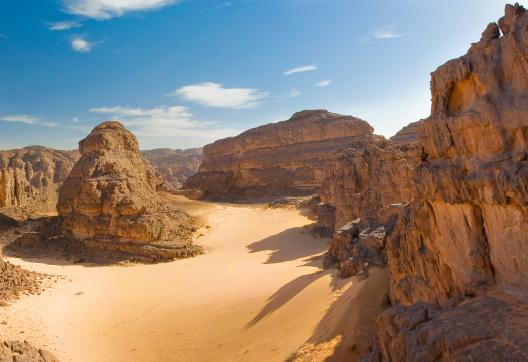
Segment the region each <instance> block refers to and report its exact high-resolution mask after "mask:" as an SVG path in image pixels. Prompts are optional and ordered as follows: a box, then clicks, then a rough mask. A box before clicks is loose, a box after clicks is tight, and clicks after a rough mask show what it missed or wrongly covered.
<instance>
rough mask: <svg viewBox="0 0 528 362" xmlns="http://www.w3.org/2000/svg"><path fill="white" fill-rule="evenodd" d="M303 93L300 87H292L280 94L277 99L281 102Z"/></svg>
mask: <svg viewBox="0 0 528 362" xmlns="http://www.w3.org/2000/svg"><path fill="white" fill-rule="evenodd" d="M300 95H301V92H300V91H299V90H298V89H292V90H290V91H288V92H286V93H284V94H282V95H278V96H277V99H278V101H279V102H284V101H285V100H287V99H290V98H295V97H298V96H300Z"/></svg>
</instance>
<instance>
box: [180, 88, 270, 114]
mask: <svg viewBox="0 0 528 362" xmlns="http://www.w3.org/2000/svg"><path fill="white" fill-rule="evenodd" d="M170 95H172V96H180V97H182V98H183V99H185V100H187V101H191V102H195V103H198V104H201V105H203V106H207V107H217V108H231V109H245V108H253V107H256V106H258V105H259V103H260V101H261V100H262V99H264V98H266V97H267V96H268V92H262V91H260V90H258V89H252V88H224V86H223V85H222V84H218V83H212V82H207V83H198V84H192V85H187V86H184V87H181V88H179V89H177V90H176V91H174V92H173V93H171V94H170Z"/></svg>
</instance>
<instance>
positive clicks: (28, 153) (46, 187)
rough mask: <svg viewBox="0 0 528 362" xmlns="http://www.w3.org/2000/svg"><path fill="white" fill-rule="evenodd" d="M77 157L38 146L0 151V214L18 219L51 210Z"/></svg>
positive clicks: (68, 152) (73, 153)
mask: <svg viewBox="0 0 528 362" xmlns="http://www.w3.org/2000/svg"><path fill="white" fill-rule="evenodd" d="M77 158H78V155H77V153H76V152H74V151H71V152H70V151H57V150H53V149H49V148H45V147H39V146H33V147H26V148H22V149H18V150H9V151H0V213H4V214H7V215H9V216H12V217H16V218H19V219H23V218H27V217H36V216H39V215H45V214H50V213H54V212H55V205H56V204H57V194H58V188H59V187H60V185H61V184H62V183H63V182H64V180H65V179H66V177H67V176H68V174H69V173H70V170H71V168H72V167H73V164H74V163H75V161H76V159H77Z"/></svg>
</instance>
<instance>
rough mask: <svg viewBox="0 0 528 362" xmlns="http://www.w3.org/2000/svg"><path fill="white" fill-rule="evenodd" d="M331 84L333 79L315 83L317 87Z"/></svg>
mask: <svg viewBox="0 0 528 362" xmlns="http://www.w3.org/2000/svg"><path fill="white" fill-rule="evenodd" d="M330 84H332V81H331V80H322V81H320V82H317V83H315V84H314V85H315V86H316V87H328V86H329V85H330Z"/></svg>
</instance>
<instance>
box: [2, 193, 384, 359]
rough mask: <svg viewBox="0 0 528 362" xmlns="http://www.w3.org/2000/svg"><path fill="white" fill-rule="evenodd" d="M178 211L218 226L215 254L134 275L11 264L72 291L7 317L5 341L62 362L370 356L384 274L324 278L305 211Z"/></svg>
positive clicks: (212, 244)
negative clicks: (53, 278) (368, 348)
mask: <svg viewBox="0 0 528 362" xmlns="http://www.w3.org/2000/svg"><path fill="white" fill-rule="evenodd" d="M173 201H174V200H173ZM178 202H179V205H180V206H182V207H184V208H186V209H187V210H192V211H193V212H194V213H195V214H200V215H202V216H203V217H204V219H205V220H206V221H207V223H208V224H209V225H210V228H204V229H203V230H202V233H203V235H202V236H201V237H200V238H199V239H198V243H199V244H201V245H203V246H204V247H205V248H206V249H207V253H206V254H204V255H200V256H197V257H195V258H191V259H184V260H177V261H174V262H171V263H162V264H155V265H140V264H134V265H129V266H93V265H71V264H61V263H58V262H56V261H51V260H37V261H36V260H21V259H17V258H9V259H8V260H9V261H10V262H12V263H15V264H18V265H21V266H23V267H24V268H26V269H29V270H33V271H37V272H43V273H48V274H55V275H61V276H64V280H62V281H58V282H57V283H56V284H55V285H54V286H53V287H51V288H49V289H47V290H46V291H44V292H43V293H42V294H40V295H34V296H26V297H24V298H22V299H21V300H19V301H18V302H16V303H13V304H12V305H11V306H8V307H6V308H3V309H2V315H0V323H2V325H1V328H0V338H4V339H14V338H16V339H27V340H28V341H29V342H31V343H33V344H34V345H38V346H42V347H43V348H46V349H47V350H49V351H51V352H53V353H54V354H55V355H56V356H57V357H58V358H59V359H60V360H63V361H71V360H74V361H284V360H286V359H288V358H289V357H291V356H292V355H293V354H294V353H295V351H297V350H298V349H299V348H300V347H301V346H303V345H304V347H302V349H301V353H297V357H298V358H299V359H301V360H314V361H315V360H323V358H325V357H327V356H330V355H333V357H334V358H337V357H349V358H354V357H356V354H357V351H358V350H360V349H364V348H365V343H366V341H367V337H368V335H369V334H370V333H372V329H373V323H374V318H375V316H376V315H377V314H378V312H379V311H380V310H381V308H382V302H383V298H384V296H385V293H386V284H387V277H386V273H385V271H384V270H381V269H374V270H372V271H371V276H370V277H369V278H367V279H366V280H363V281H360V280H358V279H353V278H349V279H339V278H337V277H336V275H335V271H332V270H329V271H323V270H322V269H321V259H322V256H321V255H322V253H323V252H324V251H325V250H326V249H327V243H328V240H327V239H323V238H319V237H315V236H313V235H312V234H310V233H309V230H308V228H307V227H306V226H307V225H309V224H311V223H312V221H311V220H310V219H308V218H307V217H306V216H303V215H302V214H301V213H300V212H299V211H297V210H287V209H269V208H266V207H265V206H259V205H242V206H241V205H228V204H209V203H204V202H196V201H182V200H180V199H178ZM340 342H341V343H340ZM305 343H307V344H305ZM353 345H356V347H355V348H354V347H352V346H353ZM351 347H352V348H351Z"/></svg>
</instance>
